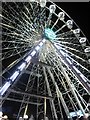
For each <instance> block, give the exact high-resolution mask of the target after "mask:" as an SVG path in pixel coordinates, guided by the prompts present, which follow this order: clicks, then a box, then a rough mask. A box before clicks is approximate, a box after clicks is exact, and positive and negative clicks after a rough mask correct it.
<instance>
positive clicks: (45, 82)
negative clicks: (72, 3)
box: [0, 0, 90, 120]
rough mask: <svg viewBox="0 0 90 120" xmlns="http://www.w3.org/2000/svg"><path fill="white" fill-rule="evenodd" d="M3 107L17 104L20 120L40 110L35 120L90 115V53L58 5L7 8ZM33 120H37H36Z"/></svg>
mask: <svg viewBox="0 0 90 120" xmlns="http://www.w3.org/2000/svg"><path fill="white" fill-rule="evenodd" d="M0 17H1V18H2V23H0V25H1V26H2V57H1V60H0V61H1V62H2V73H1V76H2V86H1V88H0V95H1V96H0V99H1V101H0V105H1V106H3V107H4V103H5V102H6V101H15V102H19V103H20V106H19V109H18V114H17V120H18V119H22V116H24V117H25V116H26V117H27V119H28V116H27V114H28V113H29V110H30V105H35V106H36V120H41V119H44V120H64V119H65V118H67V119H71V120H74V119H75V118H80V117H81V116H83V117H87V116H89V115H90V80H89V79H90V47H89V42H88V40H87V38H86V37H85V35H84V34H83V32H82V31H81V29H80V28H79V27H78V25H77V24H76V23H75V22H74V20H73V19H72V18H71V17H70V16H69V15H68V14H67V13H66V12H65V11H64V10H62V9H61V8H60V7H59V6H58V5H56V4H55V3H54V2H52V1H50V0H47V2H46V1H45V0H41V1H40V2H38V1H37V0H36V1H35V0H34V1H31V2H11V3H8V2H6V3H5V2H3V4H2V14H0ZM32 119H33V116H32Z"/></svg>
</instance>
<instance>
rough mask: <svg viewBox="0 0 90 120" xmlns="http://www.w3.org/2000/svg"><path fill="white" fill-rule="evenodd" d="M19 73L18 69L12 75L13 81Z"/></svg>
mask: <svg viewBox="0 0 90 120" xmlns="http://www.w3.org/2000/svg"><path fill="white" fill-rule="evenodd" d="M18 75H19V72H18V71H16V72H15V73H14V74H13V75H12V76H11V77H10V79H11V80H12V82H13V81H14V80H15V79H16V78H17V76H18Z"/></svg>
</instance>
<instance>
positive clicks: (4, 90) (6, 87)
mask: <svg viewBox="0 0 90 120" xmlns="http://www.w3.org/2000/svg"><path fill="white" fill-rule="evenodd" d="M10 85H11V83H10V82H6V83H5V84H4V86H3V87H2V88H1V89H0V94H1V95H3V94H4V93H5V92H6V91H7V89H8V88H9V87H10Z"/></svg>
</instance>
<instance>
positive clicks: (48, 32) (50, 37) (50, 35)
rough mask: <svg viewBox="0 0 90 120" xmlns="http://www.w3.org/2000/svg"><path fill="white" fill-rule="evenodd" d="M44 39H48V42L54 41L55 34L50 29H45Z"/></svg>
mask: <svg viewBox="0 0 90 120" xmlns="http://www.w3.org/2000/svg"><path fill="white" fill-rule="evenodd" d="M44 37H46V39H48V40H55V38H56V34H55V32H54V31H53V30H52V29H50V28H45V31H44Z"/></svg>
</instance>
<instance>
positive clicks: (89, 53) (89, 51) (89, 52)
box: [84, 47, 90, 57]
mask: <svg viewBox="0 0 90 120" xmlns="http://www.w3.org/2000/svg"><path fill="white" fill-rule="evenodd" d="M84 52H85V53H86V55H87V57H90V47H88V48H86V49H85V50H84Z"/></svg>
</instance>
